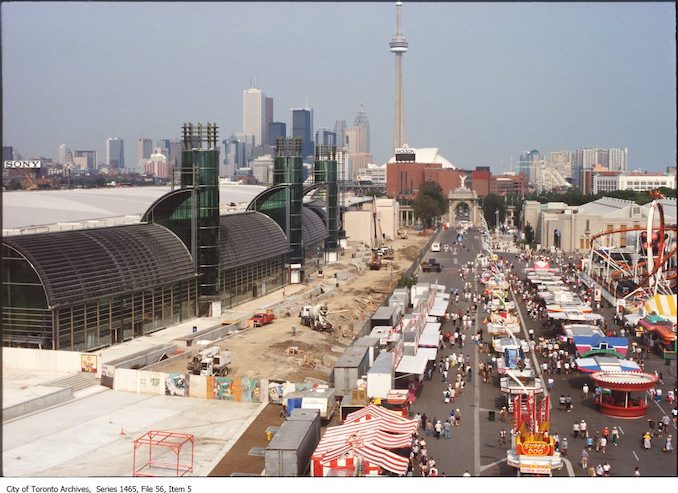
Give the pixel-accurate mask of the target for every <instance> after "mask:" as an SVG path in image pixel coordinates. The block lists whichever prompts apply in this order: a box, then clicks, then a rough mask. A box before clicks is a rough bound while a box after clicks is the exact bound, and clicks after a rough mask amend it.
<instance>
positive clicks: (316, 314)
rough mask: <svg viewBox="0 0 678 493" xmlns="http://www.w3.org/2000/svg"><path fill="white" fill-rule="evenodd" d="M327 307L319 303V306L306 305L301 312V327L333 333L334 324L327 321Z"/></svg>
mask: <svg viewBox="0 0 678 493" xmlns="http://www.w3.org/2000/svg"><path fill="white" fill-rule="evenodd" d="M327 315H328V310H327V305H324V304H322V303H319V304H317V305H304V306H302V307H301V310H300V311H299V317H300V318H301V325H305V326H306V327H310V328H312V329H313V330H318V331H327V332H331V331H332V323H331V322H330V321H329V320H328V319H327Z"/></svg>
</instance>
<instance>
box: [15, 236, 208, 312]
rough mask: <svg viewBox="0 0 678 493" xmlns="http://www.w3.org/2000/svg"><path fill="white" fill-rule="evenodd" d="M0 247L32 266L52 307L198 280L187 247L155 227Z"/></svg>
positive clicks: (21, 239)
mask: <svg viewBox="0 0 678 493" xmlns="http://www.w3.org/2000/svg"><path fill="white" fill-rule="evenodd" d="M3 245H5V246H8V247H10V248H12V249H14V250H16V251H17V252H19V253H20V254H21V255H22V256H24V257H25V258H26V259H27V260H28V261H29V262H30V264H31V265H32V266H33V268H34V269H35V271H36V273H37V274H38V276H39V278H40V281H41V283H42V285H43V286H44V289H45V295H46V297H47V303H48V305H49V306H50V307H52V308H55V307H58V306H61V305H66V304H71V303H75V302H82V301H85V300H94V299H98V298H102V297H105V296H110V295H117V294H120V293H124V292H129V291H134V290H140V289H146V288H149V287H152V286H157V285H161V284H166V283H170V282H176V281H181V280H186V279H191V278H193V277H195V275H196V274H195V269H194V266H193V260H192V258H191V255H190V253H189V251H188V249H187V248H186V246H185V245H184V244H183V243H182V241H181V240H180V239H179V238H178V237H177V236H176V235H175V234H174V233H172V232H171V231H169V230H168V229H167V228H165V227H164V226H160V225H157V224H133V225H126V226H114V227H108V228H94V229H84V230H76V231H64V232H56V233H39V234H32V235H20V236H11V237H6V238H4V239H3Z"/></svg>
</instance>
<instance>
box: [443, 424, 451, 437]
mask: <svg viewBox="0 0 678 493" xmlns="http://www.w3.org/2000/svg"><path fill="white" fill-rule="evenodd" d="M451 432H452V425H451V424H450V422H449V420H445V422H444V423H443V433H444V435H445V438H446V439H448V440H449V438H450V433H451Z"/></svg>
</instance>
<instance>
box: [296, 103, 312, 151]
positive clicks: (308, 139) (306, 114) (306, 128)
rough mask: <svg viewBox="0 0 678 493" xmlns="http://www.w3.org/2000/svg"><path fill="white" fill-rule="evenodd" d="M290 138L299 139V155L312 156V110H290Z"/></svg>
mask: <svg viewBox="0 0 678 493" xmlns="http://www.w3.org/2000/svg"><path fill="white" fill-rule="evenodd" d="M292 137H299V138H300V139H301V155H302V156H303V157H307V156H312V155H313V110H312V109H311V108H295V109H292Z"/></svg>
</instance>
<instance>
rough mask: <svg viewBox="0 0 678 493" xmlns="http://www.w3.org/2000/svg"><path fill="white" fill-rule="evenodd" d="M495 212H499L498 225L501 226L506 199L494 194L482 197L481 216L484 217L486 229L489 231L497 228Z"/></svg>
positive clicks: (504, 213)
mask: <svg viewBox="0 0 678 493" xmlns="http://www.w3.org/2000/svg"><path fill="white" fill-rule="evenodd" d="M497 211H499V224H502V223H503V222H504V219H505V218H506V199H505V198H504V197H501V196H499V195H494V194H490V195H487V196H486V197H484V198H483V216H485V221H487V227H488V228H490V229H492V228H494V227H496V226H497Z"/></svg>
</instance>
